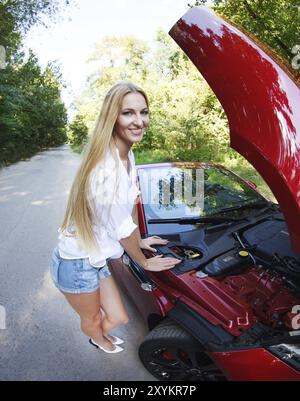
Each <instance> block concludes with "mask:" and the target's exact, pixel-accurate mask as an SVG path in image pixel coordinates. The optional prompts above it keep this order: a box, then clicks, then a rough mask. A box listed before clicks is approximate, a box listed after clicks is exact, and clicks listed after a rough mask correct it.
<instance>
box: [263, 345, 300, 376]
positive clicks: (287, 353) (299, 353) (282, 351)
mask: <svg viewBox="0 0 300 401" xmlns="http://www.w3.org/2000/svg"><path fill="white" fill-rule="evenodd" d="M268 350H269V351H270V352H272V353H273V354H274V355H276V356H277V357H278V358H280V359H281V360H282V361H284V362H285V363H287V364H289V365H291V366H292V367H293V368H294V369H296V370H299V371H300V344H278V345H272V346H271V347H268Z"/></svg>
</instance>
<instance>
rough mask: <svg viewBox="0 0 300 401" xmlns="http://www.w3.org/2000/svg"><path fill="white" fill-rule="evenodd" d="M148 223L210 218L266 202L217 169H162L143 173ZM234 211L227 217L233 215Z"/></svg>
mask: <svg viewBox="0 0 300 401" xmlns="http://www.w3.org/2000/svg"><path fill="white" fill-rule="evenodd" d="M138 174H139V181H140V188H141V191H142V198H143V204H144V210H145V214H146V219H147V220H148V219H155V218H160V219H169V218H179V217H192V216H193V217H199V216H201V217H207V216H211V215H216V214H220V213H221V214H222V212H223V213H224V211H223V210H224V209H228V208H230V209H231V208H233V209H235V208H238V207H240V206H242V205H247V204H250V205H251V204H254V203H257V202H262V203H264V202H266V200H265V199H264V198H263V197H262V196H261V195H259V194H258V193H257V192H256V191H255V190H254V189H252V188H251V187H249V185H247V184H246V183H245V182H244V181H243V180H242V179H240V178H239V177H237V176H236V175H234V174H233V173H231V172H230V171H228V170H226V169H225V168H221V167H215V166H193V167H187V166H183V167H177V166H176V167H174V166H163V167H161V166H160V167H153V168H146V169H140V170H139V171H138ZM234 212H235V211H234V210H228V211H226V213H227V214H228V213H230V214H231V215H233V214H234Z"/></svg>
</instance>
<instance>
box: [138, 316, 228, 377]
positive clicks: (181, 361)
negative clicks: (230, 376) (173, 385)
mask: <svg viewBox="0 0 300 401" xmlns="http://www.w3.org/2000/svg"><path fill="white" fill-rule="evenodd" d="M139 357H140V359H141V361H142V363H143V365H144V366H145V368H146V369H147V370H148V371H149V372H150V373H151V374H152V375H153V376H154V377H156V378H157V379H159V380H164V381H181V380H185V381H220V380H226V378H225V376H224V373H223V372H222V371H221V370H220V369H219V368H218V367H217V366H216V365H215V364H214V362H213V361H212V360H211V359H210V358H209V357H208V355H207V354H206V353H205V352H203V350H202V349H201V345H200V344H199V342H198V341H197V340H196V339H195V338H194V337H193V336H191V335H190V334H189V333H187V332H186V331H185V330H184V329H183V328H182V327H180V326H179V325H178V324H177V323H176V322H174V321H172V320H171V319H169V318H166V319H164V320H163V321H162V322H161V323H159V324H158V325H157V326H156V327H155V328H154V329H153V330H152V331H151V332H150V333H149V334H148V335H147V336H146V337H145V339H144V341H143V342H142V344H141V345H140V347H139Z"/></svg>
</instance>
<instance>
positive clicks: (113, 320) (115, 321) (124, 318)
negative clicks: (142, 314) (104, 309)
mask: <svg viewBox="0 0 300 401" xmlns="http://www.w3.org/2000/svg"><path fill="white" fill-rule="evenodd" d="M106 318H107V320H108V321H109V323H110V324H111V325H113V326H120V325H121V324H127V323H128V322H129V317H128V315H127V314H122V315H114V316H107V317H106Z"/></svg>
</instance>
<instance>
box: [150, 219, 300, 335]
mask: <svg viewBox="0 0 300 401" xmlns="http://www.w3.org/2000/svg"><path fill="white" fill-rule="evenodd" d="M164 237H165V238H167V239H168V240H169V242H168V244H167V246H158V247H156V248H157V251H158V253H161V254H163V255H165V256H172V257H177V258H180V259H181V260H182V262H181V263H180V264H179V265H177V266H176V267H175V268H173V269H172V273H174V274H175V275H176V276H177V278H178V279H179V280H180V279H182V280H183V281H184V280H185V279H186V277H187V276H188V275H192V276H193V277H197V280H198V283H201V285H202V287H203V288H204V287H206V289H209V291H210V293H211V294H215V296H216V298H222V297H223V300H224V302H226V298H228V299H235V300H237V301H238V302H239V303H240V305H244V306H245V308H244V309H245V310H246V309H247V308H248V307H249V308H250V309H251V311H252V313H253V319H252V323H253V322H254V321H258V322H261V323H263V324H266V325H267V326H269V327H271V328H273V329H276V330H284V331H291V330H293V329H294V328H293V327H292V323H291V322H292V319H293V317H294V314H293V313H292V309H293V307H294V306H295V305H299V304H300V254H298V253H295V252H294V251H293V250H292V248H291V242H290V238H289V233H288V230H287V226H286V223H285V221H284V219H283V217H282V215H281V214H280V213H277V214H276V215H275V216H272V218H264V219H261V220H260V221H259V222H256V223H254V224H246V225H241V226H240V227H236V226H235V227H223V229H222V227H217V226H213V227H211V228H210V227H209V228H207V227H199V228H196V229H195V230H192V231H187V232H181V233H179V234H176V235H174V234H172V235H165V236H164ZM222 294H223V295H222ZM230 302H231V301H228V303H230ZM220 314H221V313H220ZM250 320H251V319H250ZM250 320H249V325H246V326H248V327H250V326H251V323H250ZM225 326H226V324H225Z"/></svg>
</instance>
